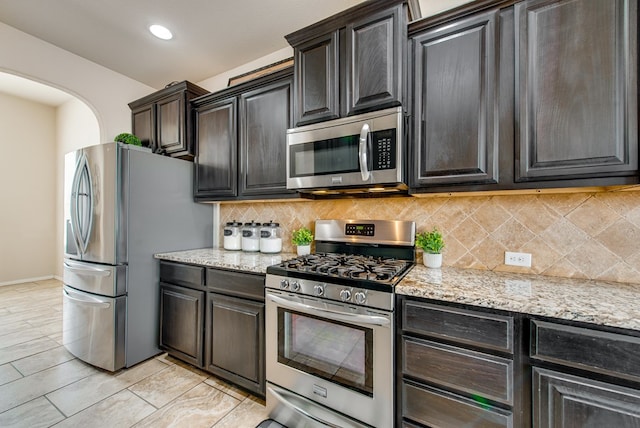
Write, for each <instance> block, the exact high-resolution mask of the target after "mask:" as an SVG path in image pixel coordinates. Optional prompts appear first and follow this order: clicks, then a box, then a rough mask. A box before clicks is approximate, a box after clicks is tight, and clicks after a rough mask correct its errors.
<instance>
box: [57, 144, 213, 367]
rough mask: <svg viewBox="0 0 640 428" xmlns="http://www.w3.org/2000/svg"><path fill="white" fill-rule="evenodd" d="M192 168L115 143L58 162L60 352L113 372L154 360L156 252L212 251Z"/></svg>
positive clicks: (207, 210)
mask: <svg viewBox="0 0 640 428" xmlns="http://www.w3.org/2000/svg"><path fill="white" fill-rule="evenodd" d="M192 186H193V163H191V162H187V161H184V160H180V159H174V158H169V157H165V156H160V155H157V154H153V153H151V152H150V151H147V150H146V149H141V148H137V147H132V146H127V145H124V144H122V143H107V144H100V145H96V146H91V147H86V148H84V149H81V150H78V151H75V152H72V153H68V154H67V155H66V156H65V189H64V198H65V260H64V270H63V272H64V273H63V280H64V289H63V332H62V341H63V344H64V346H65V347H66V348H67V349H68V350H69V352H71V353H72V354H73V355H75V356H76V357H78V358H80V359H81V360H83V361H86V362H88V363H90V364H92V365H95V366H97V367H101V368H103V369H106V370H110V371H115V370H118V369H120V368H122V367H129V366H132V365H134V364H136V363H138V362H140V361H142V360H145V359H147V358H149V357H151V356H153V355H156V354H157V353H159V352H160V350H159V349H158V337H159V333H158V332H159V327H158V326H159V284H158V280H159V275H158V271H159V267H158V262H157V260H154V258H153V254H154V253H158V252H166V251H174V250H186V249H192V248H204V247H211V245H212V239H213V231H212V223H213V210H212V208H211V206H210V205H203V204H197V203H195V202H194V200H193V190H192Z"/></svg>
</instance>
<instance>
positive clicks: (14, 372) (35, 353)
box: [0, 280, 266, 428]
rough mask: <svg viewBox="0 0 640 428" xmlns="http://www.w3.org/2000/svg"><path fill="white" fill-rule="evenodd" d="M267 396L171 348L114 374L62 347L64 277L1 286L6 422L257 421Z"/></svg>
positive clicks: (0, 415)
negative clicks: (184, 360)
mask: <svg viewBox="0 0 640 428" xmlns="http://www.w3.org/2000/svg"><path fill="white" fill-rule="evenodd" d="M264 419H266V411H265V407H264V401H262V400H260V399H258V398H256V397H253V396H251V395H249V394H247V393H246V392H244V391H242V390H239V389H237V388H235V387H233V386H231V385H229V384H227V383H225V382H223V381H221V380H219V379H217V378H216V377H213V376H211V375H209V374H207V373H205V372H203V371H200V370H198V369H196V368H194V367H191V366H189V365H187V364H184V363H182V362H180V361H178V360H176V359H174V358H172V357H169V356H167V355H166V354H160V355H158V356H157V357H155V358H151V359H149V360H147V361H144V362H142V363H140V364H138V365H136V366H134V367H131V368H128V369H125V370H121V371H119V372H117V373H109V372H105V371H103V370H100V369H96V368H94V367H92V366H90V365H88V364H85V363H83V362H82V361H80V360H78V359H76V358H74V357H73V356H72V355H71V354H69V353H68V352H67V351H66V350H65V349H64V348H63V347H62V284H61V283H60V281H57V280H48V281H39V282H29V283H24V284H18V285H10V286H3V287H0V427H29V428H32V427H50V426H55V427H57V428H58V427H92V428H97V427H109V428H113V427H136V428H138V427H140V428H141V427H189V428H191V427H215V428H244V427H246V428H253V427H255V426H256V425H257V424H259V423H260V421H262V420H264Z"/></svg>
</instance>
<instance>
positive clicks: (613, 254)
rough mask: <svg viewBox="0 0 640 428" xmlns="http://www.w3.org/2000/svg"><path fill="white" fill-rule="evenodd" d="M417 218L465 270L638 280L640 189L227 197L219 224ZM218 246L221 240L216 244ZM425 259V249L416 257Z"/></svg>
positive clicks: (289, 226) (286, 231)
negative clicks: (513, 262)
mask: <svg viewBox="0 0 640 428" xmlns="http://www.w3.org/2000/svg"><path fill="white" fill-rule="evenodd" d="M330 218H350V219H387V220H395V219H398V220H413V221H415V222H416V225H417V229H418V231H419V232H421V231H423V230H426V229H431V228H432V227H433V226H437V227H438V228H439V229H440V230H441V231H442V233H443V237H444V240H445V245H446V247H445V249H444V251H443V264H444V265H445V266H455V267H460V268H472V269H483V270H495V271H511V272H525V273H534V274H542V275H550V276H561V277H574V278H589V279H600V280H612V281H619V282H629V283H640V244H639V243H640V192H638V191H636V192H632V191H626V192H607V193H575V194H543V195H498V196H455V197H428V198H387V199H348V200H330V201H303V202H300V201H296V202H270V203H224V204H221V207H220V223H221V224H224V223H226V222H227V221H232V220H238V221H242V222H246V221H250V220H256V221H258V222H264V221H268V220H274V221H276V222H280V223H281V227H282V231H283V236H284V237H285V239H284V242H283V250H284V251H293V246H292V244H291V242H290V236H291V231H292V230H293V229H295V228H298V227H300V226H302V225H304V226H307V227H311V228H313V222H314V221H315V220H316V219H330ZM219 246H220V247H221V246H222V245H221V244H219ZM505 251H518V252H528V253H531V254H532V267H531V268H530V269H529V268H519V267H513V266H505V265H504V252H505ZM419 257H421V255H419Z"/></svg>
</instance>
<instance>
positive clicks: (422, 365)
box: [402, 337, 513, 405]
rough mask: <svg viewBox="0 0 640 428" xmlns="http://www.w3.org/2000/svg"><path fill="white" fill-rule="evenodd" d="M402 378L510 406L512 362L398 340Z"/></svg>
mask: <svg viewBox="0 0 640 428" xmlns="http://www.w3.org/2000/svg"><path fill="white" fill-rule="evenodd" d="M402 352H403V356H404V358H403V367H402V372H403V374H405V375H409V376H413V377H417V378H419V379H422V380H425V381H427V382H432V383H436V384H438V385H442V386H444V387H447V388H452V389H455V390H457V391H461V392H464V393H467V394H470V395H473V396H477V397H480V399H483V400H484V399H490V400H494V401H499V402H501V403H504V404H508V405H512V404H513V382H512V379H513V361H511V360H508V359H506V358H500V357H494V356H491V355H486V354H483V353H480V352H475V351H469V350H466V349H461V348H456V347H454V346H449V345H443V344H440V343H435V342H430V341H427V340H420V339H412V338H407V337H403V338H402Z"/></svg>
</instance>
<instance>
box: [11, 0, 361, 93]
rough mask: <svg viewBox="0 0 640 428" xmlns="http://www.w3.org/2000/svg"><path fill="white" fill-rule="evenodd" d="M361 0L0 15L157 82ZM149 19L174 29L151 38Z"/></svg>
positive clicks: (31, 2) (26, 4) (149, 1)
mask: <svg viewBox="0 0 640 428" xmlns="http://www.w3.org/2000/svg"><path fill="white" fill-rule="evenodd" d="M360 2H362V0H322V1H317V0H235V1H228V0H189V1H187V2H182V1H176V0H135V1H131V0H109V1H86V0H55V1H46V0H2V1H0V21H2V22H4V23H5V24H7V25H10V26H12V27H14V28H17V29H18V30H21V31H23V32H25V33H28V34H31V35H33V36H35V37H38V38H40V39H42V40H45V41H47V42H49V43H52V44H54V45H56V46H58V47H60V48H62V49H65V50H67V51H70V52H72V53H75V54H77V55H79V56H81V57H84V58H86V59H88V60H90V61H93V62H95V63H98V64H100V65H102V66H104V67H107V68H109V69H111V70H114V71H117V72H119V73H121V74H124V75H125V76H128V77H130V78H132V79H134V80H137V81H139V82H142V83H145V84H147V85H149V86H152V87H154V88H156V89H159V88H163V87H164V86H165V85H166V84H168V83H170V82H172V81H175V80H185V79H187V80H190V81H192V82H199V81H202V80H204V79H207V78H209V77H212V76H215V75H217V74H220V73H222V72H224V71H227V70H231V69H233V68H235V67H238V66H240V65H242V64H246V63H248V62H250V61H253V60H255V59H258V58H260V57H263V56H265V55H268V54H270V53H273V52H275V51H278V50H280V49H283V48H286V47H287V46H288V44H287V42H286V40H285V39H284V35H286V34H288V33H290V32H293V31H296V30H299V29H300V28H303V27H305V26H307V25H309V24H312V23H314V22H316V21H319V20H321V19H323V18H326V17H328V16H331V15H333V14H335V13H337V12H340V11H342V10H344V9H347V8H349V7H351V6H353V5H355V4H357V3H360ZM151 24H162V25H164V26H166V27H168V28H169V29H170V30H171V31H172V32H173V34H174V38H173V40H171V41H163V40H160V39H157V38H155V37H154V36H153V35H151V33H150V32H149V31H148V27H149V26H150V25H151Z"/></svg>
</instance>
